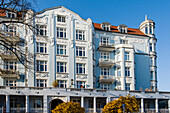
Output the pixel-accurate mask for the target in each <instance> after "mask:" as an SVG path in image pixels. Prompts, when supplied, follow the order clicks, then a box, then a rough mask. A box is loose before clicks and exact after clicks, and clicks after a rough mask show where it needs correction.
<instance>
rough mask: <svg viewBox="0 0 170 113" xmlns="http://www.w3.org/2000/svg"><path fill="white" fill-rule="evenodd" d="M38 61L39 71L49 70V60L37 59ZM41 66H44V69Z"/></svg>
mask: <svg viewBox="0 0 170 113" xmlns="http://www.w3.org/2000/svg"><path fill="white" fill-rule="evenodd" d="M36 63H37V71H38V72H47V61H41V60H37V61H36ZM41 66H43V70H41Z"/></svg>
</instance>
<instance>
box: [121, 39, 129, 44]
mask: <svg viewBox="0 0 170 113" xmlns="http://www.w3.org/2000/svg"><path fill="white" fill-rule="evenodd" d="M120 44H128V40H124V39H120Z"/></svg>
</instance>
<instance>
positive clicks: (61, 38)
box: [56, 37, 68, 40]
mask: <svg viewBox="0 0 170 113" xmlns="http://www.w3.org/2000/svg"><path fill="white" fill-rule="evenodd" d="M56 38H57V39H63V40H68V38H61V37H56Z"/></svg>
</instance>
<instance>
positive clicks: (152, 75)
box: [151, 71, 153, 80]
mask: <svg viewBox="0 0 170 113" xmlns="http://www.w3.org/2000/svg"><path fill="white" fill-rule="evenodd" d="M151 80H153V71H151Z"/></svg>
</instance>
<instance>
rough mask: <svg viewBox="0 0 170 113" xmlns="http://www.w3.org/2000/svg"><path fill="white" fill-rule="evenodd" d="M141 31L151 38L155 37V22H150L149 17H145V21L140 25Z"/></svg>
mask: <svg viewBox="0 0 170 113" xmlns="http://www.w3.org/2000/svg"><path fill="white" fill-rule="evenodd" d="M139 29H140V30H141V31H142V32H143V33H144V34H146V35H148V36H150V37H154V36H155V22H154V21H153V20H148V18H147V15H145V21H143V22H142V23H141V24H140V26H139Z"/></svg>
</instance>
